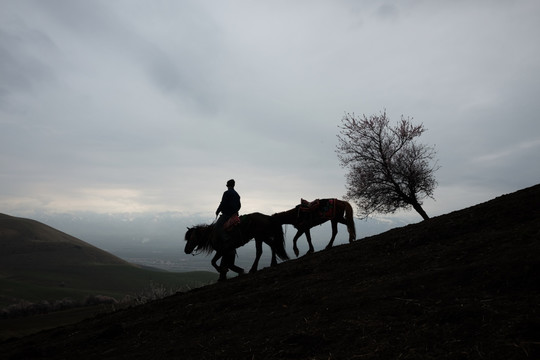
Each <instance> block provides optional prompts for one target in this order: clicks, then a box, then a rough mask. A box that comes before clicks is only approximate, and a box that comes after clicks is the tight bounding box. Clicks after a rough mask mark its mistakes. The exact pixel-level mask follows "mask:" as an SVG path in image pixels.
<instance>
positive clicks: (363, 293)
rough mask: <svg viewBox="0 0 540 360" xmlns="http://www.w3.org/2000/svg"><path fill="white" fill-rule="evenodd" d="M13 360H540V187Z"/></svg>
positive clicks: (85, 330) (175, 301)
mask: <svg viewBox="0 0 540 360" xmlns="http://www.w3.org/2000/svg"><path fill="white" fill-rule="evenodd" d="M0 354H1V357H2V358H4V359H37V358H47V359H64V358H66V359H118V358H129V359H165V358H172V359H504V360H508V359H540V185H537V186H534V187H532V188H528V189H525V190H522V191H519V192H517V193H513V194H510V195H505V196H502V197H499V198H497V199H494V200H492V201H490V202H487V203H484V204H481V205H478V206H475V207H472V208H468V209H465V210H462V211H458V212H454V213H451V214H448V215H445V216H440V217H437V218H434V219H431V220H429V221H424V222H422V223H420V224H416V225H409V226H406V227H403V228H398V229H394V230H391V231H388V232H386V233H384V234H381V235H378V236H373V237H370V238H365V239H362V240H359V241H357V242H355V243H353V244H352V245H342V246H338V247H335V248H333V249H331V250H328V251H321V252H318V253H316V254H313V255H310V256H306V257H304V258H301V259H298V260H293V261H288V262H285V263H282V264H280V265H279V266H277V267H275V268H268V269H264V270H262V271H260V272H258V273H257V274H255V275H246V276H243V277H240V278H235V279H232V280H229V281H227V282H224V283H219V284H215V285H210V286H206V287H203V288H200V289H196V290H192V291H190V292H187V293H178V294H176V295H174V296H171V297H168V298H165V299H163V300H159V301H155V302H152V303H149V304H146V305H142V306H138V307H133V308H130V309H126V310H121V311H118V312H115V313H111V314H107V315H102V316H100V317H97V318H93V319H89V320H86V321H83V322H81V323H78V324H75V325H71V326H66V327H62V328H57V329H54V330H50V331H45V332H42V333H38V334H35V335H32V336H28V337H25V338H21V339H12V340H10V341H6V342H4V343H1V344H0Z"/></svg>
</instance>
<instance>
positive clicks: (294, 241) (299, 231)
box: [293, 229, 307, 257]
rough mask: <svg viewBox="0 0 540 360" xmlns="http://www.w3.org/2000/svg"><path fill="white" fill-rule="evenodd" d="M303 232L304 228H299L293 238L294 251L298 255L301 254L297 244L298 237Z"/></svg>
mask: <svg viewBox="0 0 540 360" xmlns="http://www.w3.org/2000/svg"><path fill="white" fill-rule="evenodd" d="M303 233H304V231H303V230H300V229H298V231H297V232H296V235H294V238H293V251H294V255H296V257H298V255H299V254H300V251H298V247H297V246H296V242H297V241H298V238H299V237H300V236H302V234H303ZM306 236H307V235H306Z"/></svg>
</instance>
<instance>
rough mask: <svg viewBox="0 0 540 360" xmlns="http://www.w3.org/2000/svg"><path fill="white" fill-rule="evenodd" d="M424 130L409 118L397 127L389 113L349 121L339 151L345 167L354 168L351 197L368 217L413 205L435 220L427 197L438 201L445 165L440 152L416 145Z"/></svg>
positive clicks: (352, 117)
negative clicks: (424, 204) (438, 174)
mask: <svg viewBox="0 0 540 360" xmlns="http://www.w3.org/2000/svg"><path fill="white" fill-rule="evenodd" d="M424 131H426V129H425V128H424V126H423V125H422V124H420V125H414V124H413V123H412V119H410V118H405V117H403V116H402V117H401V120H400V121H399V122H398V123H397V124H396V125H395V126H391V125H390V121H389V119H388V117H387V115H386V111H384V112H382V113H381V114H380V115H371V116H369V117H367V116H366V115H363V116H361V117H359V116H356V115H354V114H349V113H347V114H346V115H345V116H344V117H343V119H342V121H341V126H340V134H338V146H337V150H336V152H337V155H338V158H339V160H340V164H341V166H342V167H346V168H349V172H348V174H347V175H346V179H347V184H346V188H347V194H346V197H347V198H348V199H350V200H352V201H354V202H355V203H356V205H357V206H358V208H359V209H360V212H361V214H362V215H363V216H364V217H367V216H369V215H371V214H373V213H393V212H395V211H396V210H397V209H400V208H403V209H407V208H410V207H413V208H414V209H415V210H416V211H417V212H418V213H419V214H420V215H421V216H422V218H423V219H428V218H429V216H428V215H427V214H426V212H425V211H424V209H423V208H422V199H424V198H426V197H433V192H434V190H435V188H436V186H437V181H436V180H435V176H434V173H435V171H436V170H437V169H438V168H439V167H438V165H437V161H436V159H435V155H436V151H435V149H434V148H433V147H431V146H427V145H424V144H420V143H418V142H417V141H416V139H417V138H418V137H419V136H420V135H422V134H423V133H424Z"/></svg>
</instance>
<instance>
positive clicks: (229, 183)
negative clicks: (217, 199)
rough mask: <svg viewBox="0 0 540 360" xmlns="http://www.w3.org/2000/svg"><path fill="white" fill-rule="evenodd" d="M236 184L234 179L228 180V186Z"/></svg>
mask: <svg viewBox="0 0 540 360" xmlns="http://www.w3.org/2000/svg"><path fill="white" fill-rule="evenodd" d="M234 184H235V183H234V180H233V179H231V180H229V181H227V187H234Z"/></svg>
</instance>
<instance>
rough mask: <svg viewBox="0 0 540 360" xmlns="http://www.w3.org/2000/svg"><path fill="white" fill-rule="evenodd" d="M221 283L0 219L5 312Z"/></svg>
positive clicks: (0, 301)
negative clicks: (155, 287)
mask: <svg viewBox="0 0 540 360" xmlns="http://www.w3.org/2000/svg"><path fill="white" fill-rule="evenodd" d="M216 278H217V276H215V274H212V273H207V274H203V273H201V274H197V276H195V277H193V279H190V276H189V275H186V274H182V275H180V274H177V273H165V272H158V271H150V270H148V269H142V268H140V267H138V266H136V265H134V264H131V263H129V262H126V261H124V260H122V259H120V258H118V257H116V256H114V255H112V254H110V253H108V252H106V251H104V250H101V249H99V248H97V247H95V246H92V245H90V244H88V243H86V242H84V241H82V240H80V239H77V238H75V237H73V236H70V235H68V234H66V233H63V232H61V231H59V230H56V229H54V228H52V227H50V226H47V225H45V224H42V223H40V222H38V221H35V220H30V219H24V218H18V217H13V216H8V215H4V214H0V307H3V306H7V305H10V304H13V303H18V302H20V301H22V300H24V301H31V302H34V301H43V300H48V301H52V300H58V299H63V298H66V297H69V298H72V299H77V300H80V299H82V298H84V297H86V296H88V295H97V294H100V295H108V296H113V297H115V298H117V299H121V298H122V297H124V296H125V295H127V294H132V295H133V294H137V293H140V292H141V291H143V290H145V289H147V288H149V287H150V286H151V285H152V283H155V284H164V285H166V286H167V287H173V288H175V289H179V288H185V287H196V286H200V285H202V284H208V283H209V282H211V281H213V280H214V279H216ZM201 281H202V282H201ZM186 285H187V286H186Z"/></svg>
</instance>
